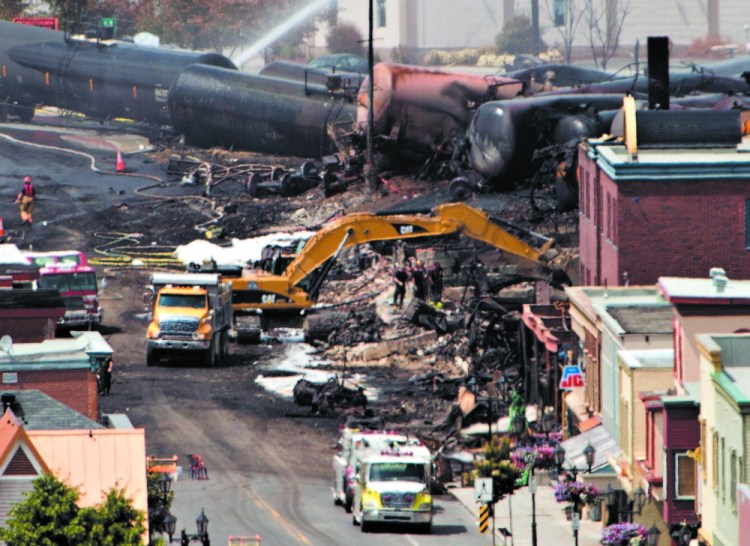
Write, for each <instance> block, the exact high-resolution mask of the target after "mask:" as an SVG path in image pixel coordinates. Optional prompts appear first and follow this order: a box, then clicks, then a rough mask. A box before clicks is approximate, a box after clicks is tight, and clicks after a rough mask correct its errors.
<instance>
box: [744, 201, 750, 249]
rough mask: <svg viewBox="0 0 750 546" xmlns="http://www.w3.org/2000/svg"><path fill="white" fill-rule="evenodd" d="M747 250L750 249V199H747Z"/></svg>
mask: <svg viewBox="0 0 750 546" xmlns="http://www.w3.org/2000/svg"><path fill="white" fill-rule="evenodd" d="M745 248H747V249H750V199H745Z"/></svg>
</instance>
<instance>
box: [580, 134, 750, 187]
mask: <svg viewBox="0 0 750 546" xmlns="http://www.w3.org/2000/svg"><path fill="white" fill-rule="evenodd" d="M590 142H591V144H592V146H591V148H590V150H589V154H590V155H591V156H592V157H595V158H596V162H597V165H598V166H599V168H600V169H602V171H604V172H605V173H606V174H607V176H609V177H610V178H611V179H612V180H644V179H649V180H675V181H676V182H683V181H685V180H695V179H715V180H721V179H728V180H733V181H734V180H739V179H743V178H746V179H748V181H750V156H748V154H747V149H745V148H743V147H742V146H743V145H739V146H737V147H727V148H718V147H713V148H697V147H696V148H693V147H691V148H650V149H649V148H640V149H639V150H638V157H637V159H636V160H632V159H631V158H630V156H629V154H628V152H627V150H626V149H625V146H623V145H621V144H610V143H608V144H603V143H602V142H601V141H596V140H594V141H590Z"/></svg>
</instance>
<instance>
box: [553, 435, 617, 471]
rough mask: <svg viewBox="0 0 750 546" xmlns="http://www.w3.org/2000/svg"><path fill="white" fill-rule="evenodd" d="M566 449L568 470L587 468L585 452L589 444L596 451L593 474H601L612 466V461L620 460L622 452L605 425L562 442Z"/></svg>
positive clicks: (592, 467)
mask: <svg viewBox="0 0 750 546" xmlns="http://www.w3.org/2000/svg"><path fill="white" fill-rule="evenodd" d="M561 444H562V446H563V448H564V449H565V464H564V466H565V467H566V468H572V467H575V468H578V469H582V468H583V469H585V468H586V456H585V455H584V453H583V450H584V449H585V448H586V446H587V445H588V444H591V445H592V447H593V448H594V449H595V450H596V451H595V453H594V464H593V465H592V466H591V472H601V471H603V470H605V469H607V467H609V466H610V461H611V460H613V459H619V457H620V455H621V454H622V450H621V449H620V446H619V445H618V444H617V442H616V441H615V440H614V438H612V437H611V436H610V435H609V433H608V432H607V429H605V428H604V426H603V425H597V426H595V427H593V428H591V429H589V430H587V431H585V432H582V433H581V434H579V435H577V436H573V437H571V438H568V439H567V440H565V441H563V442H561Z"/></svg>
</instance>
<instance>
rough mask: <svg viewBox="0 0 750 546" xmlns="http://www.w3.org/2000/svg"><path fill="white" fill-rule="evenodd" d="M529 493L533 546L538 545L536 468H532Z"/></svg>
mask: <svg viewBox="0 0 750 546" xmlns="http://www.w3.org/2000/svg"><path fill="white" fill-rule="evenodd" d="M529 493H531V546H537V544H536V477H535V476H534V467H531V477H530V478H529Z"/></svg>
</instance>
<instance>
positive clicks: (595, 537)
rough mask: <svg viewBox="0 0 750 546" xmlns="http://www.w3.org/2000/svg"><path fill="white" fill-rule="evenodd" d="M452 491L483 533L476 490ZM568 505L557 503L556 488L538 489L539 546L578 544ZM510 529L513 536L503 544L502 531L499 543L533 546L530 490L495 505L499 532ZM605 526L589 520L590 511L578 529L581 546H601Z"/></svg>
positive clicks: (496, 527)
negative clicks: (567, 508)
mask: <svg viewBox="0 0 750 546" xmlns="http://www.w3.org/2000/svg"><path fill="white" fill-rule="evenodd" d="M448 492H449V493H450V494H451V495H453V496H454V497H455V498H456V499H457V500H458V501H459V502H461V504H463V505H464V506H465V507H466V509H467V510H468V511H469V512H470V513H471V514H473V515H474V517H475V518H476V520H477V527H476V528H475V530H474V532H476V533H479V505H478V504H477V503H476V501H475V500H474V488H473V487H456V488H449V489H448ZM509 505H510V508H511V510H512V513H513V523H512V526H511V522H510V518H509V517H508V511H509ZM565 506H566V505H565V503H558V502H557V501H556V500H555V495H554V490H553V486H552V485H540V486H537V492H536V534H537V546H545V545H547V544H559V545H561V546H564V545H570V546H573V545H574V540H573V529H572V527H571V522H570V521H568V520H567V519H566V517H565V512H564V510H563V509H564V507H565ZM502 527H504V528H506V529H508V530H509V531H511V532H512V533H513V537H512V538H511V537H508V539H507V542H503V536H502V534H500V533H499V532H498V533H497V536H496V544H498V545H503V544H507V545H508V546H532V542H531V494H530V493H529V488H528V487H522V488H521V489H519V490H517V491H516V492H515V493H514V494H513V495H512V496H511V497H506V498H504V499H503V500H501V501H500V502H498V503H497V504H496V505H495V529H499V528H502ZM601 530H602V523H601V522H596V521H591V520H589V519H588V515H587V513H586V511H584V514H583V517H582V518H581V524H580V527H579V529H578V545H579V546H601V541H600V539H601Z"/></svg>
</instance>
